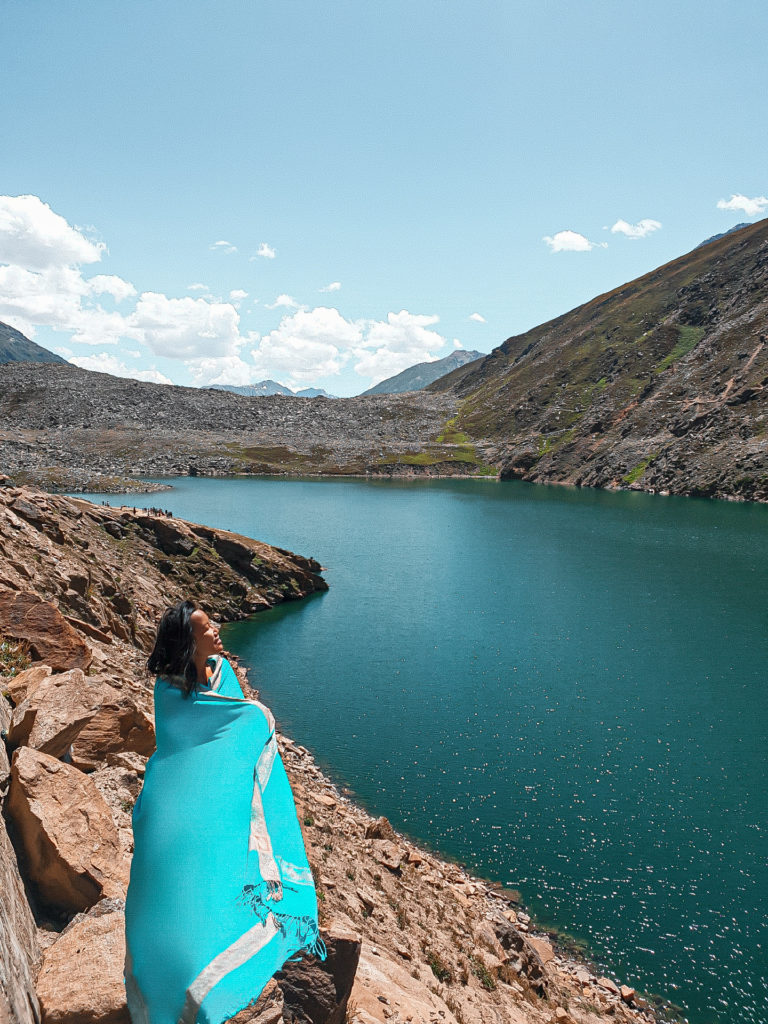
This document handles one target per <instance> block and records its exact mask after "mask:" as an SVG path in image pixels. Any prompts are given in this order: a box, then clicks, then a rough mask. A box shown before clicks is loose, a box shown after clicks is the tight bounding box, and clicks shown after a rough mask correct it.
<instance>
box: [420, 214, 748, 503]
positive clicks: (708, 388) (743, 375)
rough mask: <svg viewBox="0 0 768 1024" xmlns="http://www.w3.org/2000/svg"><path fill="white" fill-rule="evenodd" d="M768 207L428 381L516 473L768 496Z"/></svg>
mask: <svg viewBox="0 0 768 1024" xmlns="http://www.w3.org/2000/svg"><path fill="white" fill-rule="evenodd" d="M767 335H768V220H763V221H760V222H758V223H756V224H752V225H749V226H747V227H745V228H741V229H740V230H738V231H735V232H733V233H729V234H726V235H724V236H723V237H722V238H720V239H717V240H715V241H713V242H710V243H709V244H708V245H706V246H703V247H698V248H696V249H694V250H693V251H692V252H690V253H688V254H687V255H685V256H682V257H680V258H679V259H676V260H673V261H672V262H671V263H667V264H666V265H665V266H662V267H659V268H658V269H657V270H654V271H652V272H651V273H649V274H645V275H644V276H643V277H640V278H638V279H637V280H635V281H631V282H630V283H629V284H625V285H622V286H621V287H620V288H616V289H614V290H613V291H611V292H608V293H607V294H605V295H600V296H598V297H597V298H595V299H593V300H592V301H591V302H587V303H585V304H584V305H583V306H579V307H577V308H576V309H574V310H571V311H570V312H569V313H565V314H564V315H563V316H560V317H557V318H556V319H555V320H551V321H549V323H546V324H542V325H541V326H540V327H536V328H534V329H533V330H531V331H527V332H526V333H525V334H521V335H518V336H516V337H512V338H508V339H507V341H505V342H504V343H503V344H502V345H501V346H499V348H496V349H494V350H493V352H491V354H490V355H489V356H487V357H486V358H485V359H483V360H482V361H480V362H477V363H473V364H472V365H471V366H468V367H461V368H459V369H457V370H455V371H453V373H451V374H449V375H448V376H447V377H444V378H443V379H442V380H440V381H438V382H436V383H435V384H432V385H431V386H430V388H429V389H428V390H430V391H433V392H438V391H441V392H447V393H451V394H453V395H455V396H456V398H458V399H459V400H460V402H461V407H460V411H459V414H458V416H457V418H456V421H455V423H454V424H452V430H454V431H456V432H462V433H464V434H466V435H468V437H469V438H470V439H472V440H475V439H476V440H477V441H478V442H479V441H483V442H484V443H485V444H486V445H489V447H488V448H484V449H483V451H484V456H485V458H486V461H490V462H492V463H493V464H494V465H497V466H499V468H500V470H501V475H502V476H503V477H509V478H511V477H517V478H521V479H524V480H531V481H537V482H540V483H547V482H550V483H551V482H558V483H570V484H576V485H585V486H592V487H637V488H642V489H644V490H653V491H657V492H658V491H662V492H672V493H678V494H694V495H705V496H712V497H715V496H717V497H742V498H752V499H759V500H763V501H764V500H768V445H767V444H766V439H767V431H768V344H767V341H766V336H767Z"/></svg>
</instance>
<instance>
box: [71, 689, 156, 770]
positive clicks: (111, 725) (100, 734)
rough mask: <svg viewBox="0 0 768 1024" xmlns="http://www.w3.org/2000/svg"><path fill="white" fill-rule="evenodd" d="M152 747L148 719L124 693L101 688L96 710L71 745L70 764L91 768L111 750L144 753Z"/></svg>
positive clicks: (153, 734) (115, 752)
mask: <svg viewBox="0 0 768 1024" xmlns="http://www.w3.org/2000/svg"><path fill="white" fill-rule="evenodd" d="M154 749H155V727H154V724H153V722H152V719H151V718H150V717H149V715H147V714H146V713H145V712H144V711H142V710H141V708H140V707H138V705H137V704H136V702H135V701H134V700H133V698H132V697H131V696H129V695H127V694H121V693H119V692H118V691H117V690H113V689H112V688H111V687H109V688H106V689H105V690H104V695H103V697H102V703H101V707H100V708H99V710H98V711H97V712H96V713H95V714H94V715H92V716H91V718H90V720H89V721H88V723H87V724H86V725H85V726H84V728H83V729H81V730H80V733H79V735H78V737H77V739H76V740H75V742H74V744H73V747H72V764H74V765H75V767H77V768H79V769H80V770H81V771H84V772H90V771H94V769H96V768H97V767H98V766H99V765H101V764H104V763H105V762H107V760H108V759H109V757H110V755H112V754H123V753H126V752H128V751H132V752H133V753H135V754H140V755H141V756H142V757H148V756H149V755H150V754H151V753H152V752H153V751H154Z"/></svg>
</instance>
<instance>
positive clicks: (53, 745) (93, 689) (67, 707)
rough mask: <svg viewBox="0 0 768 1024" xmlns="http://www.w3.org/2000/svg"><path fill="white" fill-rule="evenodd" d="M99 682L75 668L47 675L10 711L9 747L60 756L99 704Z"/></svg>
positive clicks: (100, 691) (100, 688) (100, 689)
mask: <svg viewBox="0 0 768 1024" xmlns="http://www.w3.org/2000/svg"><path fill="white" fill-rule="evenodd" d="M101 693H102V686H101V684H100V683H99V682H97V681H95V680H92V679H87V678H86V676H85V673H84V672H83V671H82V670H81V669H79V668H73V669H70V670H69V672H61V673H57V674H55V675H51V676H48V678H47V679H43V681H42V682H41V683H40V684H39V685H38V686H37V687H36V688H35V689H34V690H33V692H32V693H31V694H30V695H29V696H28V697H27V698H26V700H23V701H22V702H21V704H19V706H18V707H17V708H16V710H15V711H14V712H13V718H12V720H11V728H10V729H9V731H8V742H9V744H10V745H11V747H19V746H22V745H25V746H28V747H34V748H35V750H40V751H42V752H43V753H44V754H50V755H51V756H52V757H61V756H62V755H63V754H64V753H65V752H66V750H67V748H68V747H69V746H70V745H71V744H72V742H73V741H74V740H75V738H76V737H77V735H78V733H79V732H80V730H81V729H82V728H83V726H84V725H85V723H86V722H87V721H88V719H89V718H91V716H92V715H93V713H94V711H95V710H96V708H97V707H98V705H99V702H100V699H101Z"/></svg>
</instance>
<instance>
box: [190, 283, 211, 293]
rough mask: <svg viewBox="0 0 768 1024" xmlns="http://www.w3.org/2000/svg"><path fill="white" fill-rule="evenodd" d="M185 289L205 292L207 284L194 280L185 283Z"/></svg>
mask: <svg viewBox="0 0 768 1024" xmlns="http://www.w3.org/2000/svg"><path fill="white" fill-rule="evenodd" d="M187 291H188V292H207V291H208V285H207V284H202V283H201V282H200V281H195V283H194V284H188V285H187Z"/></svg>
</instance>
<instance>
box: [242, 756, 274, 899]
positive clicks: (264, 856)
mask: <svg viewBox="0 0 768 1024" xmlns="http://www.w3.org/2000/svg"><path fill="white" fill-rule="evenodd" d="M248 849H249V851H250V850H256V851H257V853H258V855H259V871H260V872H261V877H262V878H263V879H264V881H265V882H279V881H280V870H279V868H278V866H277V863H276V861H275V856H274V854H273V852H272V840H271V839H270V838H269V831H268V830H267V821H266V818H265V817H264V805H263V804H262V802H261V786H260V785H259V777H258V775H257V773H256V771H254V773H253V796H252V797H251V829H250V835H249V836H248Z"/></svg>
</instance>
